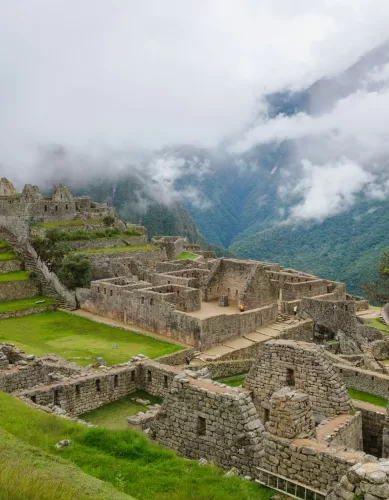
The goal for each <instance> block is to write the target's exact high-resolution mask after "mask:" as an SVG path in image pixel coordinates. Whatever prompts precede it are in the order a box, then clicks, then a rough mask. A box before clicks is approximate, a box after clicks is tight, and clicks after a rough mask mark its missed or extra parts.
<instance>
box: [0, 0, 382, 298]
mask: <svg viewBox="0 0 389 500" xmlns="http://www.w3.org/2000/svg"><path fill="white" fill-rule="evenodd" d="M0 4H1V7H2V15H1V16H0V66H1V73H2V79H1V82H2V83H1V89H0V108H1V114H0V175H1V176H8V177H10V178H11V179H12V180H13V181H14V182H15V183H16V185H17V186H18V187H19V188H20V187H21V186H22V184H23V183H25V182H31V183H34V184H40V185H41V186H43V187H47V188H49V187H50V186H51V185H52V184H53V183H55V182H59V181H65V182H67V183H69V184H70V185H71V186H72V188H73V190H77V191H78V192H83V191H94V192H95V193H96V196H97V195H98V191H99V188H98V187H97V186H101V193H100V194H101V199H106V198H107V199H110V198H111V199H112V203H113V204H114V205H115V207H117V209H118V210H119V211H120V212H121V213H122V214H124V215H123V216H125V217H126V218H128V219H129V220H133V219H137V220H139V219H140V218H142V220H145V221H146V220H147V221H148V225H149V226H150V232H151V233H154V232H156V231H158V232H159V231H162V230H163V231H165V232H167V233H170V232H177V231H178V230H180V231H183V233H184V234H189V233H190V234H191V237H192V239H193V238H194V239H195V238H196V237H197V236H196V231H197V230H196V229H194V228H193V226H192V222H190V220H189V219H187V216H186V215H185V213H184V212H182V214H181V215H180V216H177V217H176V215H177V214H178V213H179V212H180V210H181V206H183V207H185V209H186V210H187V211H188V212H189V213H190V215H191V216H192V217H193V220H194V221H195V223H196V224H197V226H198V228H199V232H200V233H201V234H202V235H204V237H205V238H206V240H207V241H209V242H211V243H215V244H217V245H220V246H224V247H226V248H230V249H231V250H233V251H234V252H237V253H238V255H240V256H244V257H248V258H257V259H270V260H279V261H280V262H281V263H282V264H290V265H296V266H297V265H299V267H302V268H304V269H306V270H311V271H314V272H316V273H318V272H320V273H321V272H322V274H323V275H324V274H325V275H326V276H329V277H332V278H337V279H347V280H348V282H349V283H350V284H351V285H352V286H353V287H354V288H356V286H357V283H358V282H359V281H362V280H363V278H364V277H365V276H366V275H367V274H369V273H371V272H373V271H372V269H374V267H375V263H376V262H377V259H378V254H379V252H380V250H381V249H382V248H383V247H384V246H385V245H387V243H388V242H387V238H386V232H385V230H384V229H383V228H384V226H385V213H386V212H387V210H386V203H387V201H386V200H387V198H388V194H389V169H388V164H387V158H388V154H389V129H388V127H387V116H388V114H389V57H388V53H389V44H388V34H387V21H388V19H389V4H388V3H387V2H384V1H383V0H371V1H370V2H364V1H362V0H357V1H355V0H342V2H337V1H332V0H331V1H329V2H319V1H317V2H316V1H313V2H312V1H308V0H301V1H298V2H290V1H289V0H265V1H263V2H260V3H258V2H256V1H254V0H242V1H241V2H234V1H232V0H231V1H230V0H215V1H213V2H208V1H205V0H204V1H203V0H200V1H199V2H195V3H193V4H190V3H186V2H176V1H175V0H166V1H165V2H157V1H156V0H145V1H144V2H141V3H139V2H138V3H134V2H128V1H126V0H116V1H115V2H114V3H113V4H107V3H106V2H103V1H101V0H84V1H83V2H82V3H81V4H80V3H79V2H76V1H75V0H69V1H68V2H62V3H58V2H52V1H50V0H31V2H28V3H27V4H26V5H24V7H23V9H21V8H20V7H19V6H18V5H17V2H8V1H7V0H5V1H4V2H1V1H0ZM3 7H5V8H3ZM91 194H92V193H91ZM152 213H156V214H159V215H156V218H155V219H154V220H153V216H152V215H151V214H152ZM173 213H174V214H175V215H174V216H173V215H172V214H173ZM181 216H182V217H181ZM156 220H158V223H156V222H155V221H156ZM363 221H365V222H363ZM153 224H156V226H155V227H154V226H153ZM355 238H358V244H357V243H356V240H355ZM323 248H324V250H323ZM355 249H357V250H358V251H357V253H355V252H354V250H355ZM354 253H355V255H354ZM352 256H353V257H352ZM355 259H358V262H359V263H360V264H358V265H354V264H353V262H354V263H355ZM330 261H331V262H330ZM346 261H347V262H346ZM353 266H354V270H353Z"/></svg>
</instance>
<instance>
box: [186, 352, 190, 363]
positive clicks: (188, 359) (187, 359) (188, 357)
mask: <svg viewBox="0 0 389 500" xmlns="http://www.w3.org/2000/svg"><path fill="white" fill-rule="evenodd" d="M185 361H186V364H187V365H190V356H189V354H188V355H187V357H186V358H185Z"/></svg>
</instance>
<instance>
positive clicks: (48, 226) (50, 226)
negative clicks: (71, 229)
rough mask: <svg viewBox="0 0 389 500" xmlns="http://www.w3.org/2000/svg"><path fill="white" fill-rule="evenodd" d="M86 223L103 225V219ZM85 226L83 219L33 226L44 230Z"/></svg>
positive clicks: (42, 223) (89, 220)
mask: <svg viewBox="0 0 389 500" xmlns="http://www.w3.org/2000/svg"><path fill="white" fill-rule="evenodd" d="M86 223H87V224H89V225H97V224H102V223H103V219H88V220H87V221H86ZM84 225H85V221H83V220H81V219H75V220H57V221H53V222H41V223H39V224H33V226H32V227H41V228H43V229H56V228H58V227H68V226H84Z"/></svg>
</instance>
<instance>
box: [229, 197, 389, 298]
mask: <svg viewBox="0 0 389 500" xmlns="http://www.w3.org/2000/svg"><path fill="white" fill-rule="evenodd" d="M373 205H374V207H375V208H374V209H373ZM373 210H374V211H373ZM388 227H389V211H388V204H387V203H384V202H382V203H374V204H373V203H367V202H361V203H359V204H358V205H357V206H356V207H355V208H354V209H353V210H351V211H350V212H348V213H346V214H343V215H339V216H337V217H331V218H329V219H326V220H325V221H324V222H323V223H321V224H315V225H311V226H297V227H292V226H284V225H278V226H277V225H276V226H273V227H270V228H268V229H262V230H261V229H259V230H255V227H254V228H249V229H247V230H246V232H245V233H243V234H241V235H238V236H237V237H235V240H234V242H233V243H232V245H231V247H230V249H231V250H233V251H234V252H235V253H236V254H237V255H239V256H240V257H245V258H247V257H250V258H254V259H259V260H270V261H275V262H279V263H281V264H283V265H286V266H293V267H296V268H298V269H302V270H305V271H308V272H312V273H315V274H318V275H319V276H323V277H325V278H330V279H336V280H340V281H344V282H346V284H347V286H348V289H349V291H351V292H353V293H361V292H360V290H359V288H358V287H359V285H360V283H361V282H362V281H364V280H366V279H372V278H374V277H375V274H376V269H377V265H378V262H379V259H380V255H381V253H382V252H383V250H384V249H385V248H388V247H389V232H388V229H387V228H388Z"/></svg>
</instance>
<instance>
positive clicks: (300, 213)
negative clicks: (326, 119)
mask: <svg viewBox="0 0 389 500" xmlns="http://www.w3.org/2000/svg"><path fill="white" fill-rule="evenodd" d="M303 170H304V172H303V176H302V178H301V179H300V180H299V181H298V183H297V184H296V185H295V186H294V187H293V188H292V189H291V190H290V192H291V193H292V194H293V195H298V196H300V197H301V198H302V201H300V202H299V203H297V204H296V205H294V206H293V207H292V208H291V210H290V213H289V220H290V221H292V222H293V221H301V220H304V221H312V220H313V221H322V220H324V219H326V218H327V217H331V216H333V215H337V214H339V213H341V212H344V211H346V210H348V209H349V208H350V207H351V206H352V205H353V204H354V203H355V199H356V196H357V195H358V193H360V192H361V190H362V189H364V188H365V187H366V186H367V185H369V184H370V183H372V182H373V181H374V176H373V175H372V174H370V173H368V172H366V171H365V170H363V169H362V168H361V167H360V166H359V165H357V164H355V163H354V162H353V161H351V160H349V159H347V158H344V159H343V160H342V161H340V162H338V163H334V164H328V165H325V166H317V165H313V164H312V163H310V162H309V161H307V160H305V161H304V162H303Z"/></svg>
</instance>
